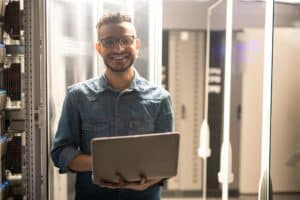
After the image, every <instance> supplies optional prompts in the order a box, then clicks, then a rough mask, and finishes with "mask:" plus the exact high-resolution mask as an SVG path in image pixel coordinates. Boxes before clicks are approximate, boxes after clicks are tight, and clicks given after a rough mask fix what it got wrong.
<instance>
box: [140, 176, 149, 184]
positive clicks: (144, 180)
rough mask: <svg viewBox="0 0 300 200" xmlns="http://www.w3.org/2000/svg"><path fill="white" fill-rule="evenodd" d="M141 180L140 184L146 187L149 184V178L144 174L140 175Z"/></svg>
mask: <svg viewBox="0 0 300 200" xmlns="http://www.w3.org/2000/svg"><path fill="white" fill-rule="evenodd" d="M140 178H141V181H140V184H141V185H144V184H145V183H146V182H147V177H146V176H145V175H144V174H140Z"/></svg>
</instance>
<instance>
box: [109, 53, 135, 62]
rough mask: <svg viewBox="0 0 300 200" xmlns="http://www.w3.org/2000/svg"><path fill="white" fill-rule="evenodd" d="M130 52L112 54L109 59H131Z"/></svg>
mask: <svg viewBox="0 0 300 200" xmlns="http://www.w3.org/2000/svg"><path fill="white" fill-rule="evenodd" d="M129 57H130V56H129V54H127V53H122V54H112V55H110V56H109V59H110V60H111V61H113V62H123V61H126V60H127V59H129Z"/></svg>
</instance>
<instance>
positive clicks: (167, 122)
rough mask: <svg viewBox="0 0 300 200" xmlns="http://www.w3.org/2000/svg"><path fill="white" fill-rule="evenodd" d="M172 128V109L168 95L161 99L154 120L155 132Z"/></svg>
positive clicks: (168, 130) (167, 130) (169, 130)
mask: <svg viewBox="0 0 300 200" xmlns="http://www.w3.org/2000/svg"><path fill="white" fill-rule="evenodd" d="M173 130H174V122H173V110H172V102H171V97H170V96H169V95H168V96H166V97H165V98H163V99H162V101H161V104H160V108H159V113H158V116H157V119H156V121H155V132H156V133H164V132H171V131H173Z"/></svg>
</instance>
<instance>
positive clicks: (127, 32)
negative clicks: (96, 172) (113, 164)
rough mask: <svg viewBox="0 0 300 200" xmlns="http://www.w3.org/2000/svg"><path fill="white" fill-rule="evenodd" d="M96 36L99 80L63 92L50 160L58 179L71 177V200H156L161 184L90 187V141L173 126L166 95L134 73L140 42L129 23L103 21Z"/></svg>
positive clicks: (115, 17) (116, 17) (116, 18)
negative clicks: (73, 198) (65, 175)
mask: <svg viewBox="0 0 300 200" xmlns="http://www.w3.org/2000/svg"><path fill="white" fill-rule="evenodd" d="M97 31H98V43H97V44H96V49H97V51H98V53H99V54H100V55H101V56H102V58H103V60H104V63H105V65H106V71H105V74H104V75H102V76H101V77H100V78H99V77H98V78H94V79H91V80H87V81H85V82H82V83H78V84H75V85H73V86H71V87H69V88H68V91H67V94H66V97H65V101H64V105H63V109H62V113H61V118H60V121H59V125H58V129H57V133H56V136H55V140H54V146H53V149H52V151H51V156H52V159H53V161H54V164H55V166H57V167H58V168H59V169H60V172H61V173H64V172H76V200H81V199H84V200H93V199H95V200H96V199H97V200H98V199H104V200H114V199H121V200H123V199H133V200H139V199H140V200H159V199H160V184H161V182H162V180H147V179H146V180H145V179H143V180H141V182H138V183H137V182H126V181H125V180H123V179H122V178H121V177H120V182H119V183H118V184H113V183H107V182H106V183H104V182H101V184H100V185H95V184H93V182H92V177H91V169H92V167H91V166H92V165H91V156H90V140H91V139H92V138H94V137H109V136H120V135H133V134H142V133H155V132H156V133H161V132H169V131H171V130H172V123H173V116H172V110H171V101H170V96H169V93H168V92H167V91H165V90H164V89H162V88H160V87H157V86H154V85H151V84H150V83H149V82H148V81H146V80H145V79H143V78H142V77H140V76H139V74H138V72H137V71H136V70H135V69H134V62H135V59H136V57H137V55H138V51H139V48H140V40H139V39H138V38H137V35H136V30H135V27H134V25H133V23H132V20H131V18H130V17H129V16H126V15H121V14H119V13H117V14H111V15H107V16H104V17H103V18H102V20H101V21H100V22H99V23H98V25H97ZM107 154H108V155H109V152H107Z"/></svg>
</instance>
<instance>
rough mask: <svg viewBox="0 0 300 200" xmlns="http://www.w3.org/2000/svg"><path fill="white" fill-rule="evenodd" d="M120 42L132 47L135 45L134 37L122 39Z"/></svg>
mask: <svg viewBox="0 0 300 200" xmlns="http://www.w3.org/2000/svg"><path fill="white" fill-rule="evenodd" d="M120 41H121V43H122V44H123V45H131V44H132V43H133V37H132V36H125V37H122V38H120Z"/></svg>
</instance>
